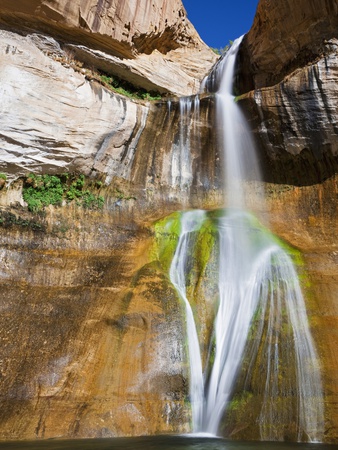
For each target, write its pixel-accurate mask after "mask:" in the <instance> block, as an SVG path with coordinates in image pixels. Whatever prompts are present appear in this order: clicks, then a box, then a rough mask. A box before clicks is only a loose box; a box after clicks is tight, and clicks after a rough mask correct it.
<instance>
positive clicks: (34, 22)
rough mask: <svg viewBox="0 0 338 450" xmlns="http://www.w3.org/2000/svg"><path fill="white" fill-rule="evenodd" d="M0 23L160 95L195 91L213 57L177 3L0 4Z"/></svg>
mask: <svg viewBox="0 0 338 450" xmlns="http://www.w3.org/2000/svg"><path fill="white" fill-rule="evenodd" d="M0 23H1V24H2V26H3V27H5V28H7V29H14V30H18V31H19V32H20V33H25V34H27V33H29V32H35V33H36V32H37V33H43V34H46V35H47V36H50V37H54V38H55V39H56V40H58V41H59V42H60V43H62V44H63V45H64V46H65V47H66V48H67V52H68V54H71V56H73V57H74V56H76V57H77V58H79V59H82V60H84V61H85V62H86V64H87V65H89V66H90V67H92V66H94V67H96V68H99V69H100V70H102V71H104V72H105V73H108V74H110V75H115V76H118V77H120V78H122V79H123V80H125V81H128V82H130V83H132V84H133V85H135V86H137V87H141V88H144V89H147V90H148V91H157V92H160V93H175V94H177V95H189V94H192V93H195V92H197V91H198V89H199V85H200V81H201V79H202V78H203V77H204V76H205V74H206V73H207V72H208V70H209V69H210V68H211V66H212V64H213V63H214V62H215V60H216V58H217V57H216V55H215V54H214V53H213V52H212V51H211V49H210V48H209V47H207V46H206V45H205V44H204V42H203V41H202V40H201V38H200V37H199V35H198V34H197V32H196V31H195V29H194V27H193V26H192V24H191V23H190V22H189V20H188V19H187V17H186V11H185V9H184V7H183V5H182V2H181V1H180V0H173V1H170V2H167V1H165V2H163V1H160V0H156V1H148V0H147V1H145V2H138V1H134V2H132V3H130V2H129V3H126V2H124V1H121V0H111V1H108V2H103V1H99V2H94V1H93V0H85V1H84V0H76V1H72V2H69V1H62V0H60V1H49V0H41V1H36V0H29V1H19V2H16V3H15V5H14V4H13V2H11V1H7V0H5V1H4V2H2V3H1V5H0ZM51 50H52V49H51Z"/></svg>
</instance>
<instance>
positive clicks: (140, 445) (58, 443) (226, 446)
mask: <svg viewBox="0 0 338 450" xmlns="http://www.w3.org/2000/svg"><path fill="white" fill-rule="evenodd" d="M333 448H338V446H336V445H325V444H296V443H284V442H240V441H238V442H236V441H227V440H224V439H217V438H205V437H199V436H144V437H143V436H142V437H136V438H108V439H73V440H60V439H48V440H38V441H7V442H1V441H0V449H6V450H7V449H8V450H14V449H26V450H73V449H74V450H77V449H78V450H96V449H97V450H108V449H113V450H114V449H116V450H118V449H121V450H143V449H144V450H155V449H161V450H256V449H257V450H263V449H264V450H332V449H333Z"/></svg>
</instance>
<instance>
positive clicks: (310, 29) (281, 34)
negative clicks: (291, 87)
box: [241, 0, 338, 92]
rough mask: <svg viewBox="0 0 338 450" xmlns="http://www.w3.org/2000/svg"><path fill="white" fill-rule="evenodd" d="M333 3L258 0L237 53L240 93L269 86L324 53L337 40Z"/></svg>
mask: <svg viewBox="0 0 338 450" xmlns="http://www.w3.org/2000/svg"><path fill="white" fill-rule="evenodd" d="M337 27H338V5H337V2H336V1H334V0H329V1H325V2H323V1H321V0H299V1H290V0H278V1H271V0H261V1H260V2H259V4H258V7H257V12H256V15H255V18H254V22H253V25H252V28H251V29H250V31H249V33H248V34H247V35H246V37H245V39H244V42H243V47H242V50H241V60H242V67H245V68H246V69H245V70H246V72H247V73H245V74H244V73H243V74H242V75H243V76H242V79H241V83H242V85H241V92H246V91H249V90H251V89H253V88H262V87H266V86H272V85H274V84H275V83H278V82H280V81H281V80H282V79H283V78H284V77H285V76H286V75H288V74H290V73H291V72H292V71H294V70H295V69H296V68H298V67H302V66H305V65H306V64H307V63H309V62H314V61H315V60H316V59H317V58H320V57H322V55H323V54H325V53H326V42H325V41H326V40H327V39H331V38H334V37H336V36H337Z"/></svg>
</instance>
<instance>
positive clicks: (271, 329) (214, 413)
mask: <svg viewBox="0 0 338 450" xmlns="http://www.w3.org/2000/svg"><path fill="white" fill-rule="evenodd" d="M240 43H241V39H239V40H237V41H236V42H235V43H234V44H233V46H232V47H231V49H230V50H229V51H228V53H227V54H226V55H225V57H223V58H222V59H221V60H220V62H219V63H218V64H217V65H216V67H215V70H214V71H213V73H212V74H211V75H210V76H209V79H208V80H206V82H205V86H207V87H208V86H209V88H210V86H211V89H214V87H215V86H217V87H218V90H217V93H216V94H215V95H216V106H217V121H218V122H217V124H216V125H217V127H218V129H219V130H221V131H220V132H219V135H220V143H219V145H221V146H223V148H224V173H225V198H226V206H227V209H225V210H224V211H223V212H222V214H216V213H212V212H205V211H200V210H196V211H187V212H184V213H182V214H181V216H180V235H179V239H178V243H177V246H176V251H175V253H174V256H173V259H172V262H171V267H170V279H171V282H172V283H173V285H174V286H175V288H176V290H177V292H178V293H179V295H180V297H181V298H182V300H183V301H184V305H185V310H186V326H187V338H188V353H189V363H190V400H191V408H192V421H193V424H192V428H193V431H194V432H207V433H211V434H214V435H216V434H217V433H219V432H220V428H222V426H223V425H222V420H223V419H224V417H225V415H226V414H227V410H228V409H229V408H230V407H231V402H232V399H233V397H234V395H235V394H236V395H237V398H240V399H241V401H243V402H245V401H247V399H250V398H251V397H252V396H253V395H256V396H257V399H256V401H255V403H256V405H258V409H259V412H258V413H257V417H256V423H257V424H258V427H259V434H260V438H261V439H262V440H284V439H285V436H286V435H294V436H295V437H296V440H298V441H304V440H308V441H311V442H314V441H317V442H318V441H321V439H322V433H323V399H322V386H321V376H320V368H319V362H318V356H317V353H316V350H315V347H314V343H313V340H312V337H311V333H310V329H309V324H308V320H307V314H306V307H305V302H304V299H303V296H302V292H301V288H300V284H299V281H298V278H297V274H296V271H295V268H294V267H293V263H292V259H291V257H290V256H289V255H288V253H287V252H286V251H285V250H284V248H283V247H282V245H281V244H280V242H279V241H278V239H276V238H275V237H274V236H273V235H272V234H271V233H270V232H269V231H267V230H266V229H265V228H263V227H262V226H261V225H260V224H259V222H258V221H257V220H256V219H255V218H254V217H253V216H252V215H251V214H250V213H249V212H247V211H246V205H245V191H244V188H243V185H244V183H243V182H244V180H247V179H248V178H252V174H255V175H254V177H255V179H259V168H258V163H257V158H256V156H255V149H254V145H253V144H252V141H251V136H250V132H249V130H248V126H247V123H246V121H245V119H244V117H243V116H242V113H241V111H240V109H239V107H238V105H237V104H236V101H235V97H234V96H233V95H232V85H233V78H234V67H235V61H236V56H237V52H238V48H239V46H240ZM182 101H183V102H185V103H184V106H182V108H181V110H182V111H185V112H189V111H190V109H189V108H187V106H186V105H187V104H189V103H187V102H186V100H182ZM182 139H183V140H184V142H183V144H184V145H183V144H182V145H183V146H185V147H186V144H187V142H188V141H189V139H187V135H184V136H183V137H182ZM188 151H189V149H187V148H185V149H184V154H187V153H188ZM182 164H183V163H182ZM258 191H259V190H258ZM258 195H259V197H260V201H261V202H263V201H264V199H263V196H262V195H261V193H260V192H258ZM206 233H207V234H208V238H206V237H205V236H206ZM205 239H207V240H205ZM210 242H212V243H213V248H212V249H211V248H210ZM208 247H209V248H208ZM205 248H208V251H207V252H206V250H205ZM203 252H204V253H203ZM201 255H204V256H203V258H204V261H203V262H199V261H198V260H199V259H200V258H201ZM196 267H199V269H198V270H197V269H196ZM194 270H195V272H196V271H197V272H198V276H199V278H198V281H196V276H193V275H192V272H193V271H194ZM211 273H212V274H213V277H214V278H213V280H214V281H208V283H211V284H212V286H211V287H210V288H209V290H207V295H208V293H210V292H215V293H216V294H215V295H214V297H212V295H210V298H209V299H208V300H207V301H206V302H205V304H209V305H210V303H212V305H211V309H212V313H211V315H213V320H212V323H213V329H212V330H211V331H209V333H208V332H205V331H204V332H203V333H201V327H202V326H201V319H200V314H201V313H199V305H198V299H199V298H200V297H203V295H204V296H205V291H206V290H205V289H204V290H203V289H202V288H201V285H202V284H203V283H201V281H200V280H201V278H203V277H208V280H210V279H211V278H210V274H211ZM215 273H217V275H215ZM213 283H214V285H213ZM211 297H212V298H211ZM204 328H206V327H205V326H204ZM257 380H259V382H260V387H258V388H257V386H258V385H259V383H258V382H257Z"/></svg>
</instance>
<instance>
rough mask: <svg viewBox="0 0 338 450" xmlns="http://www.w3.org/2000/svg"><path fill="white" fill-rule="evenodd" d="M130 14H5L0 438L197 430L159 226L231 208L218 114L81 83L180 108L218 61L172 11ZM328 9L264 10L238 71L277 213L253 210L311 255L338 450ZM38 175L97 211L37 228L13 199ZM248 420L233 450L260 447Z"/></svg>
mask: <svg viewBox="0 0 338 450" xmlns="http://www.w3.org/2000/svg"><path fill="white" fill-rule="evenodd" d="M319 3H320V4H319ZM122 4H124V2H109V8H108V9H107V6H105V5H108V3H105V4H104V3H103V2H98V3H95V5H94V4H93V2H90V1H87V2H49V1H39V0H35V1H31V2H18V3H17V4H16V5H15V10H14V7H13V6H12V4H11V2H6V1H5V2H2V5H1V7H0V10H1V23H2V25H3V28H4V29H3V30H2V31H1V32H0V52H1V60H0V92H1V99H2V102H1V105H0V108H1V114H0V130H1V131H0V138H1V149H0V151H1V162H0V172H1V173H3V174H6V176H7V179H6V181H3V182H2V184H1V190H0V205H1V211H0V213H1V214H0V230H1V233H0V242H1V246H0V251H1V256H2V258H1V267H0V275H1V276H0V283H1V291H2V293H3V295H2V301H1V310H2V312H3V314H2V319H1V320H2V326H1V331H0V339H1V342H2V348H3V354H2V360H1V366H0V370H1V377H0V392H1V394H0V399H1V405H2V407H1V415H0V436H1V438H2V439H22V438H34V437H45V438H47V437H61V436H62V437H75V436H78V437H88V436H89V437H94V436H96V437H99V436H102V437H103V436H120V435H138V434H153V433H165V432H186V431H188V430H189V429H190V408H189V404H188V402H187V397H188V384H189V381H188V378H189V377H188V373H189V370H188V367H187V354H186V352H187V349H186V344H185V323H184V313H183V307H182V304H181V302H180V301H179V299H178V298H177V294H176V293H175V291H174V290H173V287H172V286H171V284H170V283H169V281H168V276H167V272H166V268H165V267H163V266H162V265H161V263H160V258H159V255H158V254H157V251H158V250H156V246H155V241H156V233H155V229H156V226H155V225H154V224H155V223H156V221H158V220H159V219H161V218H163V217H165V216H166V215H168V214H169V213H171V212H173V211H176V210H181V209H188V208H219V207H222V206H223V203H224V200H223V197H224V196H223V188H222V155H220V154H219V148H218V145H217V139H216V136H215V134H216V133H215V127H214V124H215V108H214V106H215V105H214V104H215V100H214V96H213V95H206V94H204V95H201V96H193V97H190V98H189V99H184V100H182V101H179V100H178V99H177V98H174V97H173V98H171V99H169V100H165V99H163V100H161V101H157V102H149V101H146V100H135V99H129V98H126V97H125V96H121V95H119V94H117V93H116V92H112V91H111V90H108V89H107V87H106V86H105V85H104V84H103V83H102V80H100V78H99V77H97V75H96V74H95V71H93V70H92V69H90V66H92V67H93V68H96V69H97V70H103V69H104V72H105V73H106V74H109V73H110V74H113V75H117V76H119V77H121V78H125V79H127V80H128V81H130V82H131V83H133V84H136V85H138V86H140V87H143V88H145V89H147V90H155V91H157V92H162V93H164V94H170V93H172V94H180V95H188V94H191V93H194V92H197V90H198V87H199V82H200V80H201V79H202V77H203V76H204V74H205V73H206V72H207V71H208V70H209V69H210V67H211V64H212V62H213V61H215V56H214V55H213V54H212V53H211V52H210V51H209V50H208V49H207V48H206V46H205V45H204V44H203V43H201V41H200V39H199V38H198V36H196V35H195V31H194V30H193V28H192V27H191V25H190V24H189V22H188V21H187V20H186V16H185V12H184V9H183V8H182V5H181V3H180V2H174V3H172V2H170V3H169V2H161V3H160V2H158V3H157V2H155V3H154V2H153V3H152V4H150V3H149V5H148V3H146V5H145V6H144V5H143V6H142V5H139V4H138V3H137V2H136V4H135V8H133V9H132V11H131V10H127V9H128V8H127V7H124V8H123V7H122ZM145 7H147V8H148V10H149V11H152V13H151V14H150V13H149V15H143V12H144V9H143V8H145ZM161 7H162V11H164V12H165V14H162V13H160V10H161ZM335 7H336V5H335V2H330V1H327V2H324V3H323V2H315V1H311V2H309V1H308V2H301V3H299V2H297V5H296V4H295V2H290V1H287V0H279V1H278V2H274V3H272V2H270V1H268V0H266V1H265V0H262V1H261V2H260V4H259V7H258V11H257V15H256V18H255V21H254V25H253V28H252V29H251V31H250V32H249V34H248V35H247V36H246V38H245V40H244V42H243V46H242V50H241V55H240V63H239V69H238V70H239V73H238V85H239V87H241V89H242V90H241V92H242V95H241V96H240V97H238V101H239V104H240V105H241V107H242V109H243V111H244V112H245V114H246V115H247V117H248V119H249V122H250V125H251V128H252V130H253V133H254V136H255V140H256V142H257V147H258V153H259V155H260V159H261V161H262V166H263V179H264V189H265V193H266V196H267V207H266V208H265V207H264V208H263V207H262V206H261V205H257V204H255V203H254V201H252V202H251V203H250V192H251V191H252V190H253V187H254V183H253V181H255V180H249V181H248V182H247V184H248V189H247V191H248V195H249V204H250V207H251V208H252V209H253V210H254V211H256V213H257V215H258V216H259V217H260V219H261V220H262V221H263V222H267V223H270V226H271V228H272V230H273V231H274V232H275V233H276V234H277V235H279V236H280V237H282V238H283V239H285V240H286V241H287V242H288V243H289V244H291V245H292V246H294V247H296V248H297V249H299V250H300V251H301V252H302V254H303V256H304V262H305V266H304V268H302V270H304V271H306V272H307V274H308V277H309V280H310V281H309V282H306V283H305V282H304V283H303V289H304V291H305V293H306V298H307V306H308V311H309V316H310V326H311V331H312V333H313V336H314V339H315V341H316V344H317V347H318V351H319V354H320V357H321V361H322V369H323V370H322V373H323V384H324V395H325V440H326V441H327V442H337V436H338V430H337V428H338V414H337V411H336V404H337V401H338V400H337V395H338V385H337V377H336V373H337V370H338V361H337V358H336V354H337V348H336V342H337V339H335V336H336V334H337V330H338V312H337V305H336V303H337V302H336V298H337V294H338V275H337V255H338V249H337V242H336V236H337V232H338V229H337V227H338V224H337V220H336V219H337V213H338V211H337V201H336V200H337V193H338V185H337V142H338V141H337V113H336V111H337V106H338V105H337V88H336V85H337V83H336V73H337V64H338V62H337V41H336V37H337V36H336V35H335V27H336V25H335V24H336V22H335V21H336V18H337V11H336V10H335ZM148 10H147V11H148ZM171 11H172V12H171ZM290 11H292V13H291V12H290ZM134 13H135V14H134ZM136 13H137V14H136ZM141 13H142V14H141ZM141 17H147V18H148V19H149V18H151V20H149V21H148V23H145V22H144V19H141ZM166 20H167V21H168V22H167V23H166ZM150 22H151V23H152V27H153V28H149V27H150ZM115 24H116V26H115ZM114 26H115V29H114V30H113V27H114ZM309 27H310V28H311V29H312V30H313V32H312V33H308V29H309ZM155 28H156V29H155ZM17 31H19V33H18V32H17ZM272 37H273V38H272ZM310 49H312V50H311V52H310ZM183 61H184V62H183ZM79 63H80V64H79ZM163 67H164V68H165V70H164V71H163V70H162V68H163ZM150 72H151V73H150ZM254 87H255V89H254V90H253V88H254ZM182 113H185V116H183V115H182ZM30 172H34V173H36V174H44V173H49V174H63V173H65V172H68V173H73V172H76V173H82V174H84V175H85V179H86V185H88V188H90V186H91V185H92V184H93V183H94V184H95V183H96V184H95V186H96V187H95V189H96V191H95V192H97V193H99V194H100V195H102V196H103V197H104V207H103V209H102V210H97V209H84V208H83V207H81V206H79V205H77V203H76V201H73V202H72V203H67V201H64V202H63V206H49V207H46V208H44V210H42V211H38V212H35V213H33V212H30V211H28V210H27V206H26V205H25V203H24V201H23V198H22V189H23V185H24V183H26V182H27V175H28V174H29V173H30ZM0 181H1V178H0ZM253 401H254V400H253ZM249 406H250V405H247V404H246V405H244V407H243V408H242V409H237V410H236V411H234V412H233V416H232V417H231V418H230V419H229V418H227V419H226V420H227V421H226V422H225V425H224V427H223V430H224V433H226V435H227V436H230V437H231V438H233V439H243V438H245V439H253V438H258V437H259V436H258V435H257V427H256V425H255V420H256V418H255V417H254V416H253V415H252V414H251V413H250V412H249V413H248V411H251V410H252V411H254V408H252V409H251V408H249ZM286 438H287V433H286Z"/></svg>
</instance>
